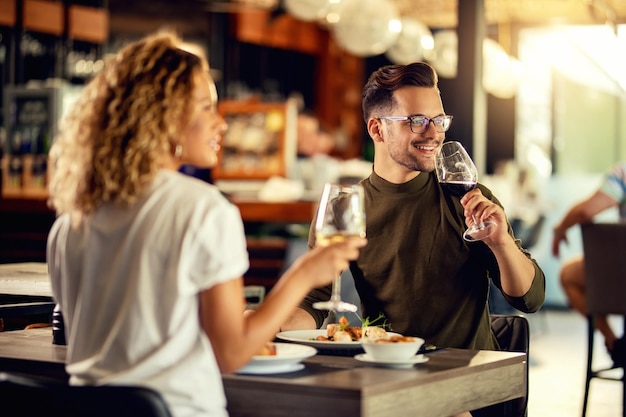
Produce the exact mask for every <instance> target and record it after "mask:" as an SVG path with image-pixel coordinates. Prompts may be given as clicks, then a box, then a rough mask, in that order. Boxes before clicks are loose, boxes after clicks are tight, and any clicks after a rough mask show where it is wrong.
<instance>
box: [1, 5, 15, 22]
mask: <svg viewBox="0 0 626 417" xmlns="http://www.w3.org/2000/svg"><path fill="white" fill-rule="evenodd" d="M15 1H16V0H0V26H15V23H16V22H17V18H16V13H15V9H16V7H15Z"/></svg>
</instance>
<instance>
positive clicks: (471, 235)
mask: <svg viewBox="0 0 626 417" xmlns="http://www.w3.org/2000/svg"><path fill="white" fill-rule="evenodd" d="M495 229H496V224H495V223H494V222H482V223H478V224H474V225H472V227H470V228H468V229H467V230H466V231H465V233H463V239H465V240H467V241H468V242H478V241H479V240H483V239H484V238H486V237H487V236H489V235H491V234H492V233H493V232H494V230H495Z"/></svg>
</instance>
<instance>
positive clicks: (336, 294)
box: [330, 275, 341, 301]
mask: <svg viewBox="0 0 626 417" xmlns="http://www.w3.org/2000/svg"><path fill="white" fill-rule="evenodd" d="M330 299H331V301H340V300H341V275H339V276H338V277H337V278H335V280H334V281H333V291H332V293H331V294H330Z"/></svg>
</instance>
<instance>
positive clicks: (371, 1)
mask: <svg viewBox="0 0 626 417" xmlns="http://www.w3.org/2000/svg"><path fill="white" fill-rule="evenodd" d="M338 6H339V7H338V8H337V12H338V13H339V17H340V18H339V21H338V22H337V23H336V24H334V25H333V26H332V27H331V30H332V33H333V35H334V36H335V40H336V41H337V44H339V46H340V47H341V48H343V49H345V50H346V51H348V52H350V53H352V54H354V55H357V56H363V57H366V56H372V55H380V54H382V53H384V52H385V51H387V49H389V48H390V47H391V46H392V45H393V44H394V43H395V42H396V40H397V39H398V35H399V34H400V31H401V30H402V24H401V22H400V18H399V15H400V14H399V12H398V8H397V6H396V4H395V3H394V2H392V1H391V0H342V1H341V2H340V3H339V4H338Z"/></svg>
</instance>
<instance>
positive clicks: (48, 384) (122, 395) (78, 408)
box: [0, 373, 172, 417]
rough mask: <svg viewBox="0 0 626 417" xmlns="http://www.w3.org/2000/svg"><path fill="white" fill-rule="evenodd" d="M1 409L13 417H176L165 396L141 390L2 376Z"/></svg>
mask: <svg viewBox="0 0 626 417" xmlns="http://www.w3.org/2000/svg"><path fill="white" fill-rule="evenodd" d="M0 406H1V407H2V408H3V409H6V410H11V413H10V415H11V416H12V417H31V416H46V417H137V416H141V417H172V415H171V414H170V412H169V409H168V407H167V405H166V403H165V401H164V400H163V398H162V397H161V395H160V394H159V393H158V392H157V391H155V390H153V389H150V388H147V387H139V386H120V385H105V386H70V385H67V384H66V383H63V382H59V381H55V380H49V379H46V378H42V377H32V376H25V375H18V374H11V373H0Z"/></svg>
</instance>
